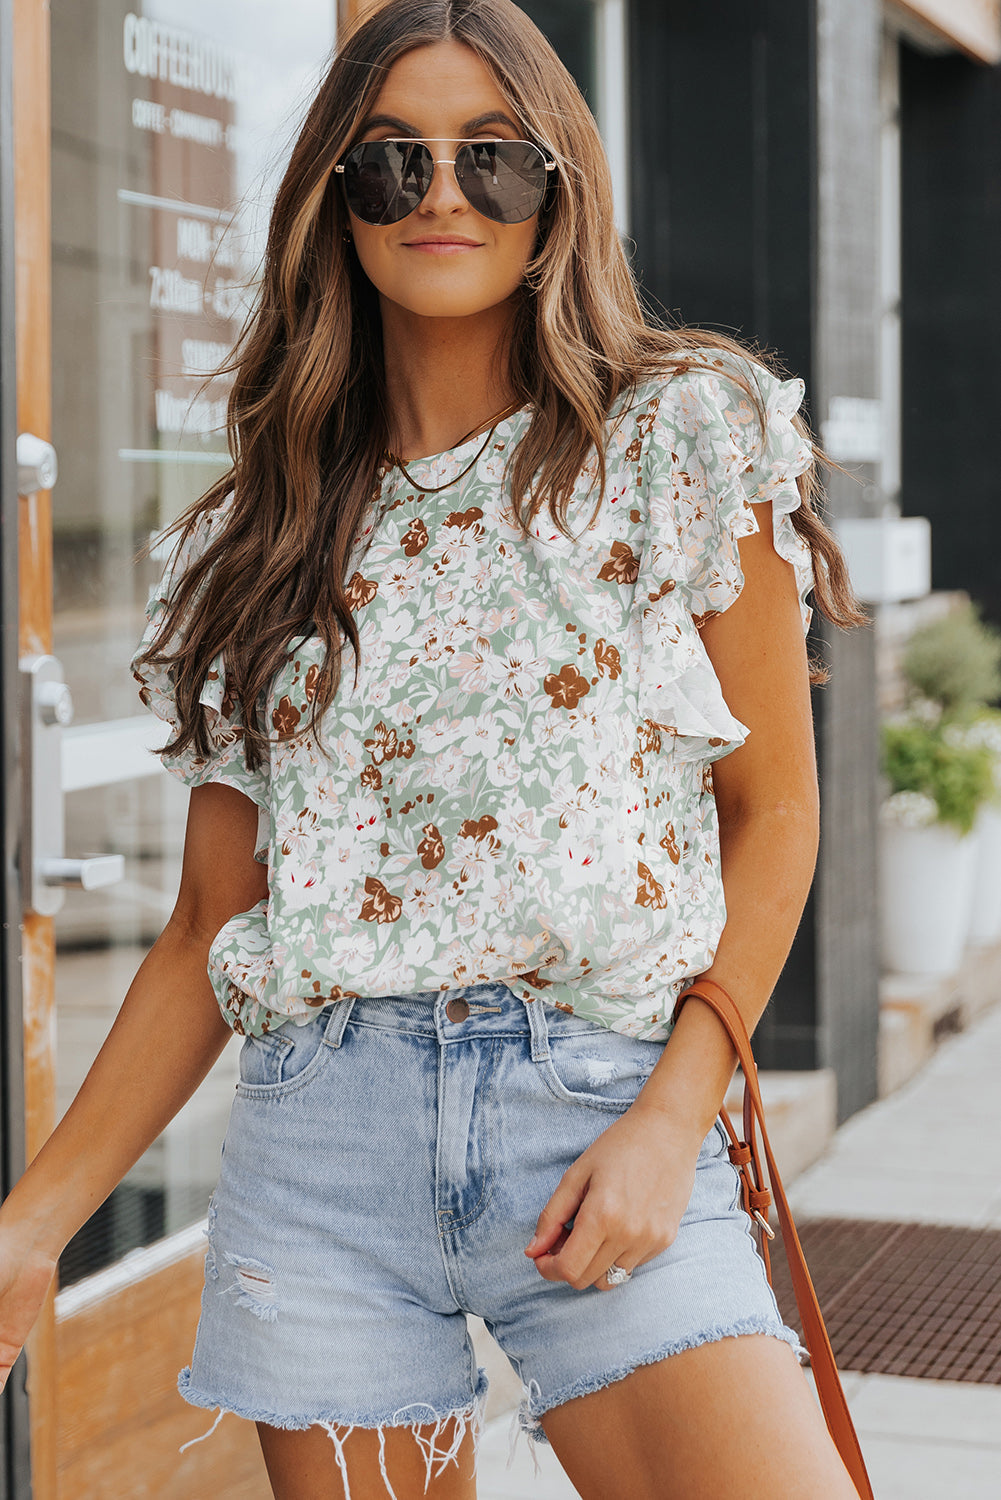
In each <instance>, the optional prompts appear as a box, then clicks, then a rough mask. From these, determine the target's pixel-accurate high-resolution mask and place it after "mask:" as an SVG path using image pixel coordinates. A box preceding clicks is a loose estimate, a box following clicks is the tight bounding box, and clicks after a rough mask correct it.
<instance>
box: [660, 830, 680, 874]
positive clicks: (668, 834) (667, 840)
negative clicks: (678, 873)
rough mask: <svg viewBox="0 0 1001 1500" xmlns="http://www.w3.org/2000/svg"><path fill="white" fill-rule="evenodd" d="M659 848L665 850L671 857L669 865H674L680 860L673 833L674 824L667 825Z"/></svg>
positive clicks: (676, 841)
mask: <svg viewBox="0 0 1001 1500" xmlns="http://www.w3.org/2000/svg"><path fill="white" fill-rule="evenodd" d="M660 847H661V848H662V849H666V850H667V852H668V854H669V855H670V856H671V863H672V864H673V865H676V864H677V863H678V861H679V860H680V859H681V850H680V849H679V848H678V840H677V837H676V835H675V832H674V824H673V823H668V825H667V829H666V831H665V833H664V837H663V838H662V839H661V841H660Z"/></svg>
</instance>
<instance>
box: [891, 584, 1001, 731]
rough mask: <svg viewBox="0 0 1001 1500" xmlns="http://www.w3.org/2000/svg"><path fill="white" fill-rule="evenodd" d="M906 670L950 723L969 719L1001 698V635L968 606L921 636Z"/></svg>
mask: <svg viewBox="0 0 1001 1500" xmlns="http://www.w3.org/2000/svg"><path fill="white" fill-rule="evenodd" d="M901 668H902V671H903V674H904V677H905V678H906V679H907V681H908V683H909V684H910V686H911V688H912V689H913V690H914V691H916V692H917V693H920V694H921V696H922V697H924V698H930V699H931V700H932V702H934V703H938V704H940V705H941V708H942V712H943V714H944V715H945V716H946V717H948V718H963V717H969V716H970V715H971V714H973V713H975V712H976V710H977V708H978V707H980V706H981V705H982V704H986V703H993V702H995V701H996V700H997V699H998V698H999V697H1001V631H999V630H997V629H996V628H995V626H993V625H989V624H987V623H986V622H985V621H983V620H981V618H980V612H979V609H978V607H977V606H976V605H975V604H973V603H969V604H966V605H964V606H963V607H962V608H960V609H955V610H953V611H952V612H951V613H950V614H947V615H944V616H943V617H942V619H940V620H932V621H931V622H930V623H929V624H927V625H923V626H921V628H920V629H919V630H916V631H915V632H914V634H913V635H912V636H911V638H910V640H909V641H908V643H907V646H906V647H905V650H904V656H903V660H902V662H901Z"/></svg>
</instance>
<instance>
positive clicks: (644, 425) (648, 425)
mask: <svg viewBox="0 0 1001 1500" xmlns="http://www.w3.org/2000/svg"><path fill="white" fill-rule="evenodd" d="M659 410H660V397H659V396H655V397H654V398H653V400H652V401H650V402H648V403H647V409H646V411H645V412H644V413H643V415H642V416H641V417H637V418H636V431H637V432H638V433H639V435H640V437H649V436H650V432H651V429H652V428H653V424H654V421H655V420H656V416H657V413H658V411H659Z"/></svg>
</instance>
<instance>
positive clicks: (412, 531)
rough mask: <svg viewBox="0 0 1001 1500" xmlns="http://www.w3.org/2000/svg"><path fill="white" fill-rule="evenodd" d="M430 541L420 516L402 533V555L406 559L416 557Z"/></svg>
mask: <svg viewBox="0 0 1001 1500" xmlns="http://www.w3.org/2000/svg"><path fill="white" fill-rule="evenodd" d="M430 540H431V538H430V536H429V535H428V529H427V527H426V526H425V524H424V522H423V521H422V520H421V518H420V516H416V517H415V518H414V520H412V521H411V523H410V525H409V527H408V528H407V530H406V531H405V532H404V533H403V551H404V554H405V555H406V556H407V557H418V556H419V555H420V553H422V552H423V551H424V548H425V547H426V546H427V544H428V542H429V541H430Z"/></svg>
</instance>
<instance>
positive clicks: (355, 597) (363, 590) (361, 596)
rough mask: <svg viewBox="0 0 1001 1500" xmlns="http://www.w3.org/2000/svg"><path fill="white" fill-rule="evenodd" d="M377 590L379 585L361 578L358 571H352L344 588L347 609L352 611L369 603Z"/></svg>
mask: <svg viewBox="0 0 1001 1500" xmlns="http://www.w3.org/2000/svg"><path fill="white" fill-rule="evenodd" d="M378 592H379V585H378V584H377V583H373V582H371V581H370V580H369V579H367V578H363V577H362V575H361V574H360V573H352V575H351V578H350V580H349V581H348V586H347V588H346V589H345V593H346V595H347V601H348V609H350V610H352V611H354V610H356V609H361V608H362V606H363V605H365V604H371V603H372V600H373V599H374V598H375V596H376V594H377V593H378Z"/></svg>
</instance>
